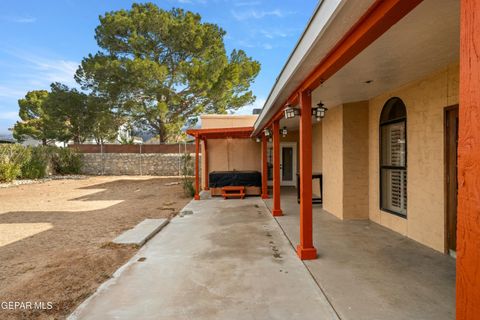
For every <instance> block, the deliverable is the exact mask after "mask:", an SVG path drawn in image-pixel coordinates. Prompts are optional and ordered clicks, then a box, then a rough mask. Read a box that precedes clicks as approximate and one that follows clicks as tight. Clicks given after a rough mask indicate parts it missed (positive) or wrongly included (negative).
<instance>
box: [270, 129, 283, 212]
mask: <svg viewBox="0 0 480 320" xmlns="http://www.w3.org/2000/svg"><path fill="white" fill-rule="evenodd" d="M272 131H273V211H272V214H273V216H274V217H279V216H282V215H283V212H282V209H281V208H280V121H279V120H277V121H274V122H273V128H272Z"/></svg>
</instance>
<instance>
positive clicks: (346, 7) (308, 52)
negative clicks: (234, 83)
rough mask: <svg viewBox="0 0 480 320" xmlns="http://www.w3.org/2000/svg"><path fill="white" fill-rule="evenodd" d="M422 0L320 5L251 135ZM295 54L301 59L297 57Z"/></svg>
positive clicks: (328, 3)
mask: <svg viewBox="0 0 480 320" xmlns="http://www.w3.org/2000/svg"><path fill="white" fill-rule="evenodd" d="M421 2H422V0H412V1H402V0H385V1H348V2H347V1H336V2H335V1H323V2H322V3H321V4H320V6H319V7H318V8H317V10H316V12H315V14H314V17H313V18H312V21H311V22H310V24H309V25H308V27H307V29H306V30H305V32H304V35H303V36H302V38H301V40H300V42H299V44H298V45H297V47H296V48H295V50H294V52H293V53H292V55H291V57H290V59H289V60H288V61H287V64H286V65H285V67H284V68H283V70H282V72H281V73H280V75H279V77H278V79H277V82H276V83H275V85H274V87H273V88H272V91H271V93H270V95H269V97H268V99H267V102H266V103H265V105H264V108H263V109H262V112H261V114H260V115H259V117H258V119H257V121H256V122H255V125H254V128H255V129H254V131H253V133H252V136H256V135H259V134H260V133H261V131H262V130H263V129H264V128H266V127H269V126H271V125H272V123H273V122H274V121H278V120H280V119H282V118H283V110H284V109H285V107H286V106H287V105H292V106H293V105H297V104H298V100H299V96H300V94H301V93H302V92H311V91H312V90H313V89H315V88H317V87H318V86H319V85H321V84H322V83H324V82H325V81H326V80H327V79H329V78H330V77H332V76H333V75H335V74H336V73H337V72H338V71H339V70H340V69H342V68H343V67H344V66H345V65H347V64H348V63H349V62H350V61H351V60H353V59H354V58H355V57H356V56H357V55H358V54H359V53H361V52H362V51H363V50H364V49H365V48H367V47H368V46H369V45H370V44H372V43H373V42H374V41H375V40H376V39H378V38H379V37H380V36H382V35H383V34H384V33H385V32H386V31H387V30H388V29H390V28H391V27H392V26H393V25H395V24H396V23H397V22H398V21H400V20H401V19H402V18H403V17H404V16H405V15H407V14H408V13H409V12H411V11H412V10H413V9H414V8H415V7H416V6H417V5H418V4H420V3H421ZM334 3H335V6H333V7H332V4H334ZM360 3H361V4H360ZM303 42H305V43H303ZM299 54H303V57H302V58H301V59H298V58H295V57H296V55H299ZM319 61H320V63H318V62H319Z"/></svg>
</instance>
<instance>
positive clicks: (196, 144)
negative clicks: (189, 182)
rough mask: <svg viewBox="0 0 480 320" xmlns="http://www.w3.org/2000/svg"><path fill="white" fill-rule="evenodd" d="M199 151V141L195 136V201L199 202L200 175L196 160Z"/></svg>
mask: <svg viewBox="0 0 480 320" xmlns="http://www.w3.org/2000/svg"><path fill="white" fill-rule="evenodd" d="M199 149H200V139H199V138H198V136H195V197H194V199H195V200H200V194H199V192H200V175H199V163H198V162H199V161H198V160H199V159H198V154H199Z"/></svg>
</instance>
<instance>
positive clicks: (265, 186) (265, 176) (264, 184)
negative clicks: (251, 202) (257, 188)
mask: <svg viewBox="0 0 480 320" xmlns="http://www.w3.org/2000/svg"><path fill="white" fill-rule="evenodd" d="M267 150H268V145H267V137H266V136H265V135H263V136H262V199H268V198H269V197H268V166H267V161H268V159H267Z"/></svg>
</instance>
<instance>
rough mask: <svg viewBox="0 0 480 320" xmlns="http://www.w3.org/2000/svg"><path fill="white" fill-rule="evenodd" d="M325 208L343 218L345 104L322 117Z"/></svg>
mask: <svg viewBox="0 0 480 320" xmlns="http://www.w3.org/2000/svg"><path fill="white" fill-rule="evenodd" d="M322 136H323V143H322V155H323V160H322V171H323V189H324V190H323V197H324V199H323V208H324V209H325V210H326V211H328V212H330V213H332V214H334V215H335V216H337V217H338V218H343V106H337V107H334V108H331V109H330V110H329V111H328V112H327V113H326V114H325V118H323V119H322Z"/></svg>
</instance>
